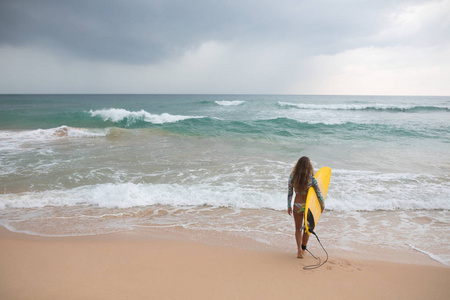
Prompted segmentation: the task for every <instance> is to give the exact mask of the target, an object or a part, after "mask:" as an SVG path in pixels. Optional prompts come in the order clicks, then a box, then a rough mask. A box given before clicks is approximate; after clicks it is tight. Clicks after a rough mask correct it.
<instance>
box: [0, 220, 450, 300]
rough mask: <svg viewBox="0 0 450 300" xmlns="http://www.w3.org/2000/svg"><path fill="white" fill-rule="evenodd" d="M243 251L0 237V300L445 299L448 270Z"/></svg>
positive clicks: (121, 238) (136, 239)
mask: <svg viewBox="0 0 450 300" xmlns="http://www.w3.org/2000/svg"><path fill="white" fill-rule="evenodd" d="M312 263H314V260H313V259H312V258H311V257H310V256H308V257H307V258H305V259H304V260H300V259H297V258H296V257H295V253H292V254H290V253H284V252H270V251H251V250H242V249H236V248H231V247H220V246H212V245H204V244H199V243H193V242H186V241H176V240H162V239H161V240H160V239H151V238H148V237H142V236H139V235H133V234H131V235H130V234H128V235H127V234H114V235H101V236H100V235H99V236H90V237H71V238H67V237H66V238H47V237H36V236H29V235H24V234H18V233H12V232H9V231H7V230H6V229H3V228H1V229H0V298H1V299H212V298H214V299H288V298H295V299H298V298H300V297H304V296H307V297H312V298H313V299H450V285H449V283H450V268H448V267H445V266H442V267H439V266H427V265H414V264H401V263H391V262H378V261H377V262H375V261H369V260H366V261H365V260H352V259H348V258H345V259H340V258H337V257H332V258H330V260H329V262H328V263H327V264H325V265H324V266H323V267H321V268H319V269H316V270H313V271H305V270H303V266H305V265H307V264H312Z"/></svg>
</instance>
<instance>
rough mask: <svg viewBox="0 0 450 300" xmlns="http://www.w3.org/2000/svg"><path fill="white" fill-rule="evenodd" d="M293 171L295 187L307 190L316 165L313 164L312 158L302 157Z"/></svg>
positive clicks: (298, 189) (299, 189)
mask: <svg viewBox="0 0 450 300" xmlns="http://www.w3.org/2000/svg"><path fill="white" fill-rule="evenodd" d="M292 173H293V174H294V177H293V183H294V189H295V190H296V191H306V190H307V189H308V185H309V179H310V178H311V176H314V167H313V166H312V164H311V160H310V159H309V158H308V157H306V156H302V157H300V159H299V160H298V161H297V164H296V165H295V167H294V169H293V170H292Z"/></svg>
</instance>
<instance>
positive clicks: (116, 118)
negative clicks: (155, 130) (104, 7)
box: [89, 108, 204, 125]
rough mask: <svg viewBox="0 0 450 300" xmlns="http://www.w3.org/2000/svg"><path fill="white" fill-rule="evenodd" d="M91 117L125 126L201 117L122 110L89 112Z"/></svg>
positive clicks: (172, 121)
mask: <svg viewBox="0 0 450 300" xmlns="http://www.w3.org/2000/svg"><path fill="white" fill-rule="evenodd" d="M89 113H90V114H91V116H92V117H101V118H102V119H103V121H111V122H114V123H118V122H122V121H126V122H127V125H132V124H134V123H136V122H139V121H143V122H148V123H152V124H165V123H174V122H178V121H182V120H186V119H199V118H204V117H203V116H180V115H171V114H168V113H163V114H160V115H157V114H151V113H149V112H147V111H145V110H143V109H142V110H140V111H128V110H126V109H122V108H110V109H101V110H90V111H89Z"/></svg>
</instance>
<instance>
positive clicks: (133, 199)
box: [0, 95, 450, 264]
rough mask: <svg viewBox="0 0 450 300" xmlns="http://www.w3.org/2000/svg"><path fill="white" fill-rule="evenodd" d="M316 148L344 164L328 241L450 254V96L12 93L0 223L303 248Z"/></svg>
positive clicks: (2, 112)
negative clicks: (301, 177) (192, 234)
mask: <svg viewBox="0 0 450 300" xmlns="http://www.w3.org/2000/svg"><path fill="white" fill-rule="evenodd" d="M303 155H306V156H309V157H310V158H311V160H312V161H313V163H314V167H315V169H316V170H318V169H319V168H320V167H322V166H329V167H330V168H332V178H331V184H330V189H329V192H328V198H327V201H326V209H327V210H326V212H325V213H324V214H323V215H322V217H321V221H320V223H319V227H318V228H317V233H318V234H319V235H320V236H321V239H323V241H324V242H325V244H327V246H328V247H331V248H335V249H345V250H347V251H352V249H356V248H358V246H359V245H376V246H382V247H385V248H386V247H387V248H392V249H396V250H404V251H420V252H422V253H424V254H426V255H428V256H430V257H431V258H433V259H434V260H437V261H439V262H442V263H444V264H450V219H449V218H450V213H449V209H450V175H449V174H450V97H387V96H386V97H381V96H287V95H282V96H281V95H254V96H252V95H0V225H3V226H5V227H7V228H8V229H10V230H13V231H18V232H26V233H29V234H36V235H47V236H70V235H90V234H99V233H106V232H116V231H124V230H134V229H136V228H161V227H162V228H166V229H170V228H185V229H194V230H203V231H209V232H215V231H220V232H226V233H228V234H232V235H238V236H244V237H250V238H252V239H254V240H255V241H258V242H260V243H265V244H268V245H272V246H275V247H279V248H283V249H288V250H289V251H290V250H292V247H294V245H295V243H294V241H293V235H292V231H293V220H292V219H291V218H289V216H288V215H287V214H286V213H285V210H286V195H287V178H288V176H289V173H290V172H291V169H292V167H293V165H294V163H295V162H296V161H297V159H298V158H299V157H300V156H303ZM405 233H408V234H405ZM288 250H287V251H288Z"/></svg>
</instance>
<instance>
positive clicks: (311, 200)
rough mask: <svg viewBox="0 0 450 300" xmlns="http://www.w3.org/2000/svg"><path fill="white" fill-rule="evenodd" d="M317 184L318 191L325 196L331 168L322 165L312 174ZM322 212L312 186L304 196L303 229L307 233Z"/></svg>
mask: <svg viewBox="0 0 450 300" xmlns="http://www.w3.org/2000/svg"><path fill="white" fill-rule="evenodd" d="M314 177H315V178H316V180H317V183H318V184H319V189H320V192H321V193H322V196H323V199H324V200H325V198H326V197H327V192H328V186H329V185H330V177H331V169H330V168H328V167H323V168H321V169H320V170H319V171H317V173H316V175H315V176H314ZM321 213H322V208H321V207H320V200H319V198H318V197H317V195H316V191H315V190H314V188H313V187H310V188H309V190H308V195H307V196H306V205H305V229H306V230H305V231H306V232H307V233H308V235H310V234H311V232H312V231H314V229H315V228H316V225H317V222H318V221H319V218H320V214H321Z"/></svg>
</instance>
